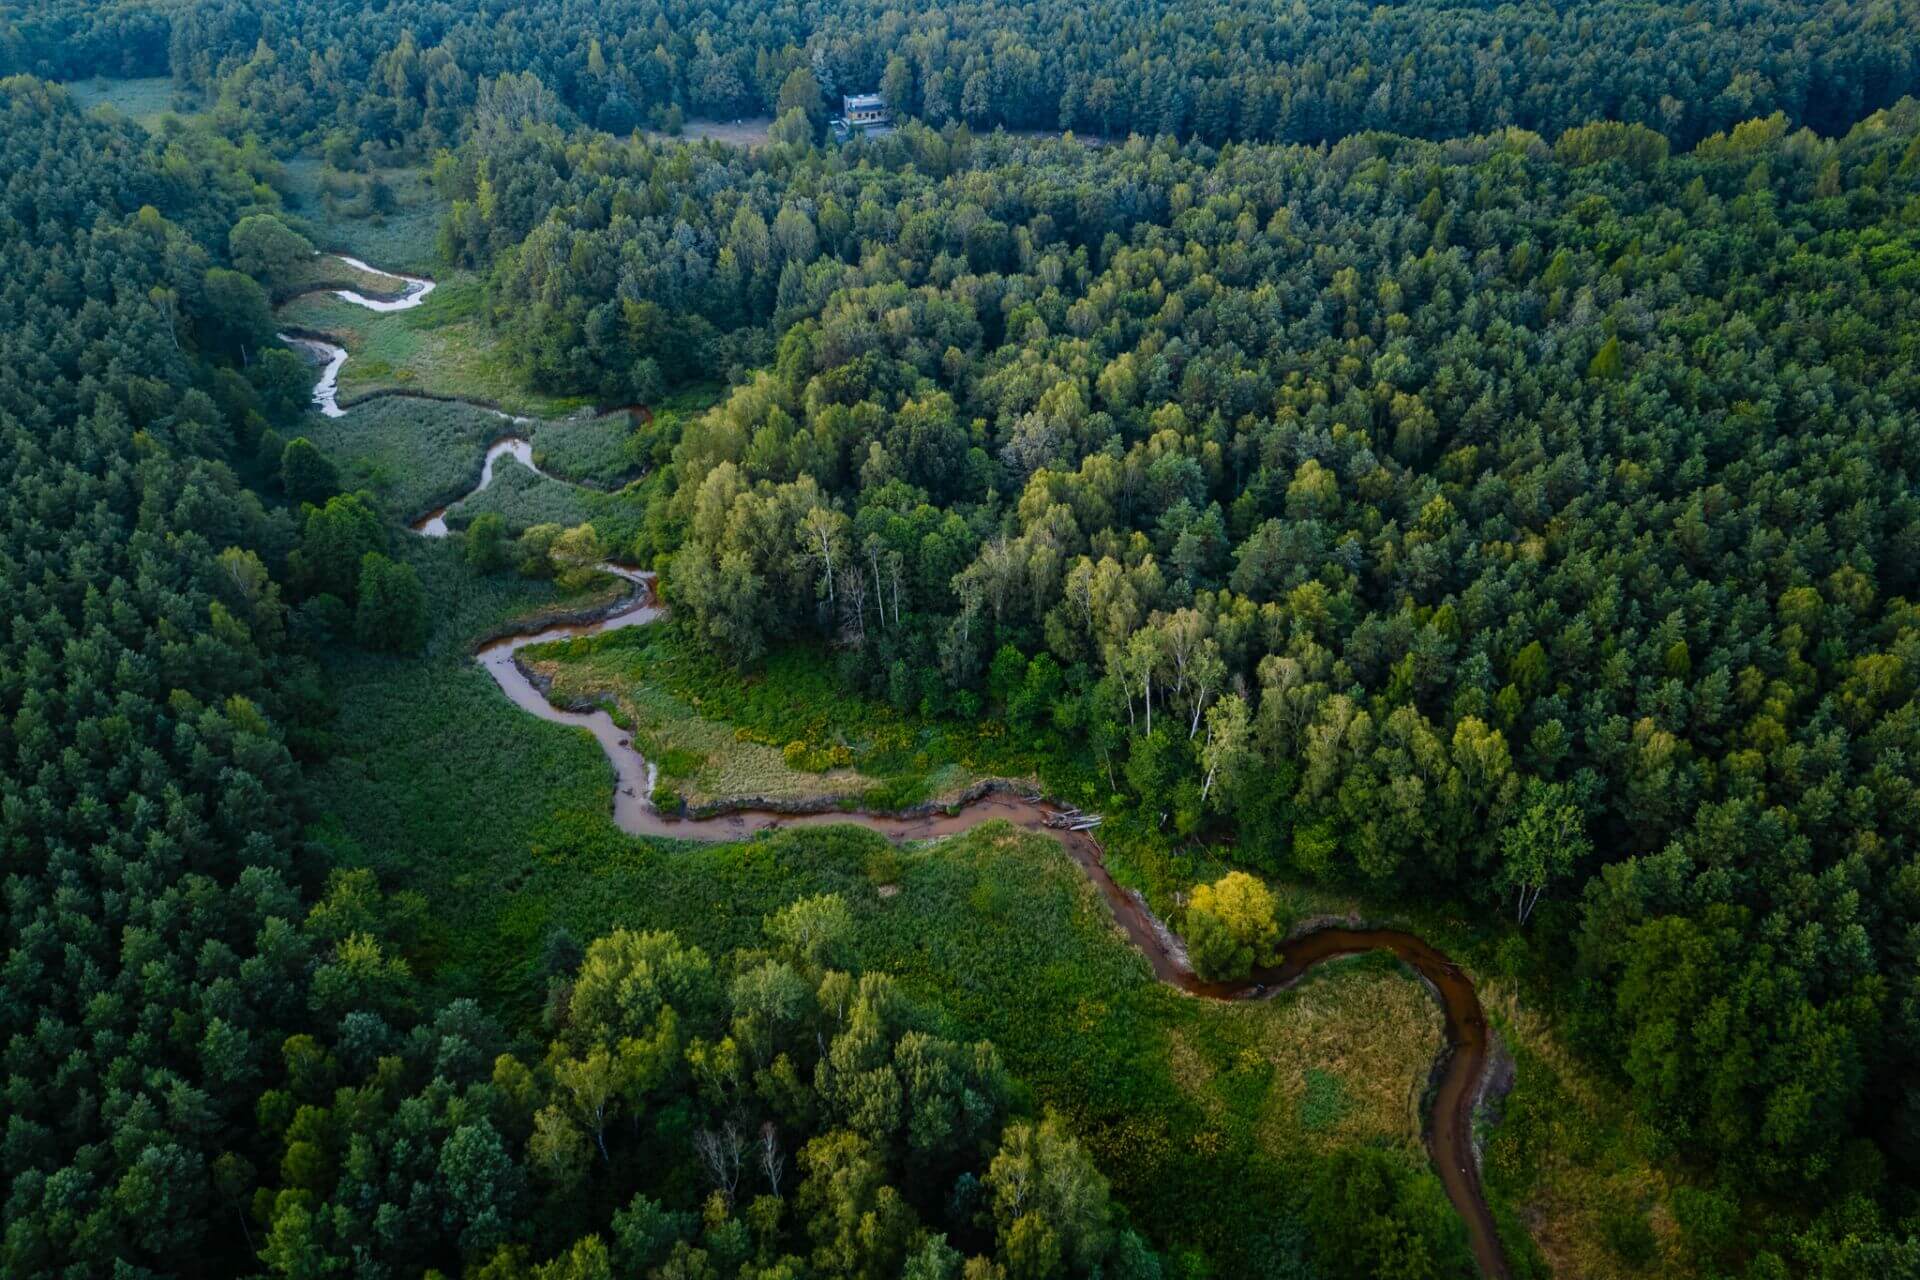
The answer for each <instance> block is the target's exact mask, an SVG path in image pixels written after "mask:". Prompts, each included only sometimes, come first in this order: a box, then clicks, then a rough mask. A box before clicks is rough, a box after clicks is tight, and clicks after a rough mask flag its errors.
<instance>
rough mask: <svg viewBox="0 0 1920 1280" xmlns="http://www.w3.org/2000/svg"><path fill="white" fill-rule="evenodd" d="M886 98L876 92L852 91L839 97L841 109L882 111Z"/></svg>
mask: <svg viewBox="0 0 1920 1280" xmlns="http://www.w3.org/2000/svg"><path fill="white" fill-rule="evenodd" d="M886 108H887V100H886V99H885V98H884V97H882V96H881V95H880V94H877V93H853V94H848V95H847V96H846V97H844V98H842V99H840V109H841V110H842V111H884V110H886Z"/></svg>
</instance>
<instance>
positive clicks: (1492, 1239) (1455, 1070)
mask: <svg viewBox="0 0 1920 1280" xmlns="http://www.w3.org/2000/svg"><path fill="white" fill-rule="evenodd" d="M342 260H343V261H345V262H348V263H351V264H352V265H354V266H356V267H359V268H361V269H362V270H367V271H378V270H379V269H378V268H374V267H369V266H367V264H365V263H363V262H360V261H358V260H356V259H353V258H345V257H343V258H342ZM381 274H386V275H394V274H395V273H393V272H382V273H381ZM398 278H400V279H404V280H406V281H408V286H409V287H408V292H407V293H406V294H405V295H404V296H403V297H401V298H399V299H396V300H389V301H382V300H379V299H369V298H366V297H363V296H362V295H360V294H357V293H354V292H352V291H350V290H337V291H336V292H337V293H338V294H339V296H340V297H342V298H344V299H346V300H347V301H349V302H353V303H356V304H358V305H360V306H364V307H367V308H369V309H370V310H374V311H401V310H405V309H406V308H408V307H414V306H418V305H420V303H421V302H422V301H424V300H425V299H426V296H427V295H428V294H429V293H430V292H432V290H433V282H432V281H430V280H423V279H418V278H415V277H410V276H400V277H398ZM282 337H283V339H284V340H285V341H286V342H288V343H289V344H290V345H294V346H303V347H305V348H307V349H308V350H309V351H312V352H313V353H315V354H316V355H318V356H319V357H320V358H321V359H322V360H323V361H324V367H323V371H322V374H321V377H320V381H319V382H318V383H317V384H316V385H315V386H314V390H313V399H314V404H315V405H316V406H317V407H318V408H319V410H320V412H321V413H324V414H326V415H327V416H328V417H336V418H337V417H340V416H341V415H342V414H344V413H345V410H343V409H342V408H341V407H340V405H339V400H338V391H337V383H338V380H339V376H340V367H341V365H343V364H345V363H346V359H347V353H346V351H345V350H344V349H342V348H340V347H338V346H335V345H333V344H332V343H328V342H323V341H321V340H319V339H315V338H303V337H286V336H285V335H282ZM476 407H480V408H488V410H489V412H495V413H498V412H499V411H498V410H494V409H491V408H490V407H489V406H476ZM500 416H501V417H503V418H505V417H507V416H508V415H506V414H500ZM514 421H518V422H524V421H525V419H514ZM502 457H511V458H512V459H514V460H515V461H516V462H519V463H520V464H521V465H523V466H525V467H528V468H529V469H531V470H533V471H535V472H536V473H539V468H537V467H535V466H534V465H533V447H532V445H531V444H529V443H528V442H527V441H526V440H524V439H522V438H520V437H518V436H509V437H507V438H505V439H502V440H500V441H498V442H496V443H495V444H494V445H493V446H492V447H491V448H490V449H488V450H487V455H486V461H485V462H484V463H483V464H482V467H481V471H480V483H479V484H478V485H477V486H476V487H475V488H474V490H473V492H474V493H478V492H479V491H480V490H481V489H485V488H486V487H487V486H488V485H489V484H491V483H492V482H493V469H494V464H495V463H496V462H497V461H498V460H499V459H500V458H502ZM446 511H447V508H445V507H442V508H440V509H439V510H436V511H433V512H430V513H429V514H428V515H426V516H425V517H423V518H422V519H421V520H419V521H417V522H416V523H415V524H414V526H413V527H414V529H415V531H416V532H418V533H420V534H422V535H424V536H426V537H445V536H446V535H447V524H446V519H445V517H446ZM602 568H604V569H605V570H606V571H607V572H609V573H612V574H615V575H617V576H619V577H621V578H624V579H626V580H627V581H629V582H631V583H633V584H634V586H635V588H636V590H635V591H634V593H633V595H632V597H631V598H630V599H629V600H628V601H627V602H626V603H625V604H623V605H621V606H619V607H617V608H616V609H614V610H613V611H612V612H610V613H608V614H607V615H605V616H604V617H602V618H600V619H598V620H596V621H592V622H584V623H576V624H567V625H562V626H555V627H548V628H546V629H544V630H541V631H536V632H531V633H528V634H522V635H512V636H507V637H504V638H502V639H499V640H495V641H493V642H492V643H490V644H487V645H484V646H482V647H481V649H480V650H479V652H478V653H477V654H476V655H475V657H476V659H477V661H478V662H479V663H480V665H481V667H482V668H483V669H485V671H486V672H487V674H488V675H490V676H492V677H493V679H494V682H495V683H496V684H498V685H499V686H500V690H501V692H503V693H505V694H506V695H507V697H508V698H509V699H511V700H512V701H513V703H514V705H516V706H518V707H519V708H521V709H522V710H523V711H526V712H527V713H528V714H529V715H535V716H538V717H540V718H541V719H542V720H547V721H551V722H552V723H554V724H562V725H567V726H570V727H573V728H579V729H585V730H587V731H588V732H589V733H591V734H592V735H593V736H594V737H595V738H596V739H597V740H598V741H599V743H600V747H601V750H602V751H604V752H605V754H606V757H607V759H608V761H609V762H610V763H611V764H612V765H613V773H614V784H613V818H614V822H615V823H616V824H617V825H618V826H619V827H620V828H621V830H623V831H627V832H631V833H633V834H635V835H645V836H671V837H677V838H680V839H698V840H739V839H743V838H745V837H746V836H748V835H751V834H752V833H754V832H756V831H765V830H769V829H772V828H776V827H798V826H830V825H834V824H837V823H851V824H853V825H855V826H860V827H865V828H867V829H868V830H870V831H877V832H879V833H880V834H881V835H883V836H885V837H886V838H887V839H889V840H893V841H907V840H930V839H935V838H938V837H941V836H949V835H955V834H958V833H959V832H962V831H967V830H970V829H971V828H973V827H976V826H979V825H980V824H981V823H983V822H991V821H994V820H1004V821H1007V822H1010V823H1012V824H1013V825H1015V826H1017V827H1021V828H1024V829H1025V830H1028V831H1035V832H1039V833H1041V834H1043V835H1047V836H1050V837H1052V838H1053V839H1055V840H1057V841H1059V842H1060V844H1061V846H1062V847H1063V848H1064V849H1065V850H1066V852H1067V854H1068V856H1069V857H1071V858H1072V859H1073V860H1074V862H1075V863H1076V864H1077V865H1078V866H1079V867H1080V869H1081V870H1082V871H1083V872H1085V874H1086V876H1087V878H1088V879H1089V880H1090V881H1092V883H1093V885H1094V887H1095V888H1096V889H1097V890H1099V892H1100V896H1101V897H1102V898H1104V899H1105V900H1106V903H1107V906H1108V908H1109V909H1110V910H1111V911H1112V912H1113V916H1114V919H1115V921H1116V922H1118V924H1119V925H1120V928H1121V929H1122V930H1123V931H1124V932H1125V933H1126V935H1127V937H1128V939H1129V940H1130V941H1131V942H1132V943H1133V945H1134V946H1135V947H1138V948H1139V949H1140V952H1141V954H1143V955H1144V956H1146V958H1147V962H1148V963H1149V964H1150V965H1151V966H1152V967H1153V972H1154V974H1155V976H1157V977H1158V978H1159V979H1160V980H1161V981H1162V982H1165V983H1168V984H1169V985H1171V986H1175V987H1178V988H1179V989H1180V990H1182V991H1186V992H1189V993H1191V994H1193V995H1195V996H1200V997H1204V998H1207V999H1214V1000H1242V999H1250V998H1258V997H1261V996H1266V995H1271V994H1273V993H1274V992H1275V991H1278V990H1280V989H1282V988H1284V987H1286V986H1288V985H1290V984H1292V983H1293V982H1295V981H1297V980H1299V979H1300V978H1301V977H1302V976H1303V975H1305V974H1306V973H1307V972H1308V971H1309V970H1311V969H1313V968H1314V967H1315V966H1317V965H1320V964H1323V963H1325V962H1326V961H1329V960H1335V959H1339V958H1340V957H1342V956H1351V955H1360V954H1362V953H1365V952H1369V951H1387V952H1391V953H1392V954H1393V955H1394V956H1396V957H1398V958H1399V959H1400V960H1401V962H1402V963H1404V964H1406V965H1407V966H1408V967H1410V968H1411V969H1413V970H1414V972H1416V973H1417V974H1419V975H1420V977H1421V978H1422V979H1423V980H1424V981H1425V982H1426V984H1427V986H1428V988H1429V989H1430V990H1431V991H1432V992H1433V994H1434V997H1435V998H1436V999H1437V1000H1438V1001H1439V1004H1440V1009H1441V1012H1442V1013H1443V1014H1444V1015H1445V1019H1446V1039H1447V1047H1446V1050H1445V1052H1444V1055H1443V1058H1442V1060H1441V1063H1440V1064H1439V1080H1438V1083H1437V1085H1436V1086H1435V1087H1434V1088H1433V1090H1432V1094H1433V1103H1432V1109H1431V1111H1430V1112H1429V1115H1428V1123H1427V1134H1426V1138H1427V1151H1428V1154H1429V1155H1430V1156H1431V1157H1432V1159H1433V1165H1434V1170H1435V1172H1436V1173H1438V1174H1439V1175H1440V1181H1441V1183H1442V1184H1443V1185H1444V1186H1445V1187H1446V1191H1447V1197H1448V1199H1450V1200H1451V1201H1452V1202H1453V1205H1454V1207H1455V1209H1457V1210H1458V1211H1459V1213H1460V1216H1461V1218H1462V1219H1463V1220H1464V1222H1465V1223H1466V1228H1467V1238H1468V1240H1469V1242H1470V1243H1471V1245H1472V1247H1473V1254H1474V1258H1475V1260H1476V1261H1477V1262H1478V1263H1479V1266H1480V1270H1481V1272H1482V1274H1483V1275H1486V1276H1488V1277H1490V1280H1505V1278H1506V1277H1507V1275H1508V1271H1507V1265H1506V1258H1505V1255H1504V1254H1503V1253H1502V1251H1501V1248H1500V1237H1499V1233H1498V1232H1497V1231H1496V1230H1495V1228H1494V1222H1493V1214H1492V1211H1491V1210H1490V1209H1489V1208H1488V1207H1487V1200H1486V1195H1485V1193H1484V1192H1483V1190H1482V1188H1481V1185H1480V1164H1479V1157H1478V1155H1477V1153H1476V1152H1475V1151H1474V1147H1473V1109H1474V1105H1475V1103H1476V1101H1477V1100H1478V1097H1479V1093H1480V1089H1481V1086H1482V1083H1483V1081H1484V1080H1485V1077H1486V1073H1487V1060H1488V1051H1489V1036H1488V1030H1487V1020H1486V1015H1485V1013H1484V1011H1483V1010H1482V1009H1481V1007H1480V997H1479V995H1478V993H1476V992H1475V990H1474V987H1473V983H1472V981H1471V980H1470V979H1469V978H1468V977H1467V975H1466V974H1465V973H1464V972H1463V971H1462V970H1461V969H1460V967H1459V966H1458V965H1456V964H1454V963H1453V962H1452V961H1451V960H1449V959H1448V958H1447V957H1446V956H1445V955H1444V954H1442V953H1441V952H1440V951H1439V950H1437V949H1435V948H1434V947H1432V946H1431V945H1429V944H1428V943H1427V942H1426V941H1425V940H1424V939H1422V938H1419V937H1417V936H1415V935H1414V934H1411V933H1407V932H1405V931H1404V930H1399V929H1372V928H1346V927H1340V926H1332V927H1327V928H1320V929H1315V930H1313V931H1312V932H1310V933H1307V934H1305V935H1303V936H1301V937H1298V938H1294V939H1292V940H1290V941H1289V942H1288V943H1287V944H1286V948H1285V954H1284V957H1283V959H1282V961H1281V963H1280V964H1278V965H1275V966H1273V967H1271V968H1266V969H1261V970H1258V971H1256V972H1254V973H1253V974H1251V975H1249V976H1248V977H1246V978H1245V979H1242V980H1241V981H1238V982H1207V981H1204V980H1203V979H1201V978H1200V977H1199V976H1198V975H1196V974H1195V973H1194V972H1193V969H1192V967H1191V966H1190V965H1189V964H1188V963H1187V958H1186V952H1185V950H1184V948H1182V947H1181V945H1180V943H1179V940H1178V939H1177V938H1175V937H1174V936H1173V934H1172V933H1171V932H1170V931H1169V930H1168V929H1167V928H1166V926H1165V925H1164V924H1163V923H1162V922H1161V921H1160V920H1159V918H1158V917H1156V916H1155V915H1154V914H1153V912H1152V911H1151V910H1149V909H1148V907H1147V905H1146V903H1145V901H1144V900H1143V899H1142V898H1141V897H1140V895H1139V894H1137V893H1135V892H1132V891H1129V890H1126V889H1123V888H1121V887H1120V885H1119V884H1117V883H1116V882H1115V881H1114V879H1113V877H1112V876H1111V875H1110V874H1108V872H1107V867H1106V859H1105V857H1104V855H1103V854H1102V852H1101V849H1100V845H1099V843H1098V842H1097V841H1095V840H1094V838H1093V837H1092V836H1091V835H1090V834H1088V833H1087V832H1085V831H1069V830H1062V829H1060V828H1058V827H1054V826H1049V825H1048V819H1049V818H1050V817H1055V816H1057V815H1056V813H1055V811H1054V810H1053V809H1051V808H1049V806H1048V805H1047V804H1046V803H1045V801H1043V800H1038V799H1029V798H1025V797H1022V796H1017V795H1013V794H1010V793H1008V792H1005V791H994V792H990V793H988V794H986V795H984V796H981V797H979V798H977V799H974V800H971V801H969V802H967V803H966V804H964V805H961V806H959V807H958V809H957V810H956V811H954V812H952V813H948V812H945V811H936V812H932V813H923V814H912V815H891V816H890V815H886V814H874V813H849V812H844V811H840V810H833V811H829V812H824V813H801V814H796V813H778V812H775V811H773V810H769V809H752V808H746V809H738V810H733V811H730V812H727V813H723V814H719V815H716V816H713V817H706V818H669V817H666V816H665V815H663V814H661V813H660V812H659V811H658V810H657V809H655V808H654V807H653V805H652V803H651V800H650V796H651V795H652V792H653V784H654V780H655V770H654V767H653V766H652V765H651V764H649V763H648V761H647V759H646V757H645V756H643V755H642V754H641V753H640V751H639V750H638V749H637V748H636V747H635V746H634V745H633V740H632V737H631V735H629V734H628V733H627V732H626V731H625V730H624V729H622V728H620V726H619V725H617V724H615V723H614V722H613V717H612V716H611V715H609V714H608V713H607V712H606V711H603V710H592V711H575V710H568V709H565V708H561V707H556V706H554V705H553V704H552V703H551V702H549V701H548V700H547V696H546V693H545V692H544V691H543V690H542V689H541V688H540V687H539V686H538V685H536V684H535V683H534V681H533V679H532V678H531V677H530V676H529V675H528V673H527V671H526V669H525V668H523V667H522V666H521V665H520V662H519V660H518V655H519V653H520V651H521V650H522V649H525V648H527V647H528V646H530V645H536V644H543V643H545V642H547V641H550V640H561V639H565V638H567V637H569V636H579V635H598V634H601V633H603V632H607V631H617V630H620V629H621V628H624V627H637V626H645V625H646V624H647V623H650V622H653V621H655V620H657V619H659V618H660V617H662V616H664V614H665V612H666V611H665V609H664V608H663V607H662V606H661V605H660V604H659V602H658V600H657V598H656V596H655V594H654V579H653V575H652V574H650V573H642V572H639V571H637V570H634V569H629V568H625V567H623V566H620V565H613V564H608V565H603V566H602Z"/></svg>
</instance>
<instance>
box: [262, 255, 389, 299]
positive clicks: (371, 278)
mask: <svg viewBox="0 0 1920 1280" xmlns="http://www.w3.org/2000/svg"><path fill="white" fill-rule="evenodd" d="M342 285H344V286H346V287H347V288H350V289H357V290H359V291H360V292H361V293H364V294H367V295H369V296H373V295H378V294H397V293H401V292H403V291H404V290H405V289H406V287H407V282H406V281H405V280H402V279H401V278H400V277H399V276H391V275H388V274H387V273H386V272H384V271H362V270H361V269H360V268H359V267H356V266H354V265H353V264H352V263H350V262H348V261H347V260H346V259H344V258H341V257H337V256H336V255H334V254H331V253H316V254H315V255H313V257H311V258H308V259H307V260H306V261H305V262H302V263H301V264H299V266H297V267H295V268H294V269H293V270H292V271H290V272H288V273H287V279H286V282H285V284H284V285H283V286H282V287H281V290H280V292H281V294H282V295H284V296H287V297H291V296H292V295H294V294H296V293H300V292H302V291H304V290H307V289H320V288H326V289H335V288H339V287H341V286H342Z"/></svg>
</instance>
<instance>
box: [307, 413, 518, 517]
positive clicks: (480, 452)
mask: <svg viewBox="0 0 1920 1280" xmlns="http://www.w3.org/2000/svg"><path fill="white" fill-rule="evenodd" d="M514 430H515V428H514V427H513V425H512V424H511V423H508V422H506V421H503V420H502V419H501V418H499V417H497V416H495V415H494V414H491V413H488V412H487V411H486V410H484V409H476V408H474V407H473V406H472V405H464V404H442V403H438V402H435V401H431V400H408V399H401V398H398V397H395V398H390V399H384V400H371V401H368V402H367V403H366V404H363V405H358V406H356V407H355V408H353V409H352V410H351V411H349V412H348V413H347V414H346V416H345V417H340V418H327V417H322V416H321V415H320V414H317V413H315V414H309V415H308V416H307V417H306V418H305V419H304V420H303V421H302V422H301V424H300V427H299V432H300V434H302V435H304V436H306V437H307V438H308V439H309V440H312V441H313V442H314V444H316V445H318V446H319V447H320V449H321V451H322V452H324V453H326V454H327V455H328V456H329V457H331V458H332V459H333V461H334V462H335V464H336V465H338V466H339V468H340V474H341V482H342V484H343V485H344V486H345V487H346V488H348V489H367V490H371V491H372V492H374V493H376V494H378V495H379V496H380V498H381V500H382V501H383V503H384V504H385V506H386V508H387V510H388V512H389V513H390V514H392V516H393V517H394V519H395V520H398V521H401V522H403V523H404V522H407V521H411V520H413V519H414V518H416V517H418V516H420V515H423V514H425V513H426V512H427V511H430V510H432V509H433V508H434V507H438V506H442V505H444V504H445V503H448V502H451V501H452V500H453V499H455V498H457V497H459V496H460V495H461V494H463V493H466V492H467V491H468V490H470V489H472V488H473V486H474V485H475V484H477V483H478V482H479V479H480V463H481V459H482V457H484V455H485V454H486V451H487V446H488V445H489V444H491V443H493V441H495V440H498V439H499V438H500V437H502V436H504V435H507V434H509V433H511V432H512V431H514ZM516 469H517V468H516Z"/></svg>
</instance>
